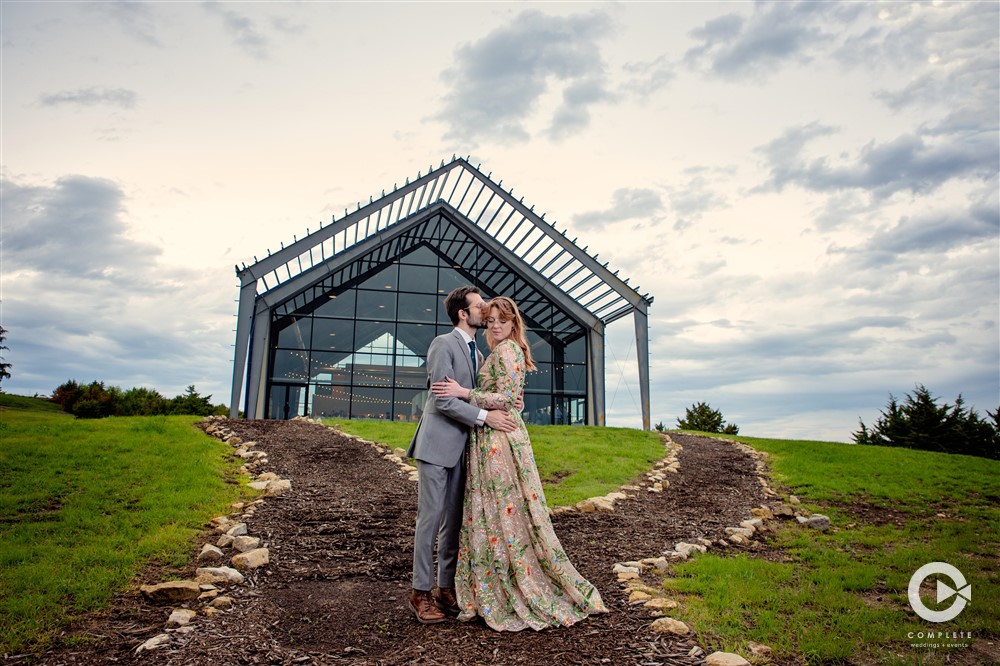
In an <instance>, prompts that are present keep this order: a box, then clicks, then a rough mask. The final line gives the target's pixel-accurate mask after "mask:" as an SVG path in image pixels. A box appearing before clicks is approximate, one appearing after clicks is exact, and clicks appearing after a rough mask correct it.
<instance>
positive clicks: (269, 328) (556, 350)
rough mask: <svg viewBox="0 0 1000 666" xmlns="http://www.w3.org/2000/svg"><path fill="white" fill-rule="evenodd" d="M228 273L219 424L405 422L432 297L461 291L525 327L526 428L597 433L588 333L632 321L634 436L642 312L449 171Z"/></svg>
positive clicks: (418, 388) (494, 188)
mask: <svg viewBox="0 0 1000 666" xmlns="http://www.w3.org/2000/svg"><path fill="white" fill-rule="evenodd" d="M237 274H238V275H239V277H240V279H241V292H240V308H239V313H238V315H237V316H238V323H237V344H236V348H237V352H236V362H235V365H234V371H233V395H232V402H231V404H232V413H233V416H235V415H236V411H237V409H239V408H240V407H242V408H243V411H244V412H245V414H246V416H247V417H248V418H272V419H287V418H292V417H295V416H314V417H323V416H335V417H341V418H363V419H391V420H395V421H416V420H418V419H419V418H420V414H421V413H422V410H423V405H424V402H425V400H426V398H427V395H428V393H427V372H426V367H425V362H426V354H427V349H428V346H429V345H430V342H431V340H432V339H433V338H434V336H436V335H440V334H442V333H446V332H448V331H450V330H451V329H452V328H453V326H452V324H451V322H450V321H449V319H448V316H447V313H446V312H445V310H444V297H445V295H446V294H447V293H448V292H449V291H451V290H452V289H454V288H455V287H458V286H462V285H465V284H471V285H475V286H477V287H479V289H480V290H481V292H482V295H483V297H484V298H486V299H489V298H490V297H492V296H499V295H503V296H510V297H511V298H513V299H514V300H515V301H516V302H517V303H518V307H519V308H520V309H521V312H522V315H523V316H524V318H525V323H526V325H527V327H528V341H529V344H530V345H531V348H532V355H533V357H534V359H535V362H536V365H537V366H538V370H537V371H536V372H534V373H531V374H529V376H528V380H527V384H526V388H525V408H524V412H523V416H524V419H525V421H527V422H529V423H540V424H552V423H555V424H603V422H604V335H603V334H604V326H605V325H606V324H607V323H609V322H610V321H613V320H614V319H617V318H620V317H622V316H625V315H628V314H633V315H634V317H635V322H636V340H637V348H638V349H639V366H640V367H639V373H640V393H641V394H642V408H643V423H644V426H645V427H646V428H647V429H648V427H649V393H648V384H649V380H648V353H647V351H646V350H647V349H648V344H647V339H648V338H647V332H646V309H647V307H648V305H649V304H650V303H651V302H652V298H651V297H649V296H648V295H640V294H639V293H638V292H637V291H636V290H634V289H632V288H630V287H628V286H627V280H621V279H619V278H618V277H617V271H616V272H614V273H612V272H610V271H608V270H607V266H606V264H604V265H601V264H600V263H599V262H597V260H596V257H592V256H591V255H589V254H587V253H586V248H584V249H580V248H578V247H577V246H576V244H575V243H574V242H573V241H571V240H569V239H567V238H566V237H565V235H564V234H563V233H560V232H558V231H556V230H555V228H554V226H553V225H551V224H549V223H547V222H545V221H544V220H542V219H541V218H540V217H538V216H536V215H535V214H534V213H533V212H532V211H531V210H530V209H529V208H527V207H525V206H524V205H523V204H522V203H521V202H520V201H517V200H515V199H514V198H513V196H512V194H510V193H508V192H504V190H503V189H501V188H500V186H499V184H496V183H494V182H493V181H492V180H490V178H489V177H488V176H484V175H483V174H482V173H481V172H480V171H479V170H478V168H473V167H471V166H470V165H469V164H468V162H467V161H465V160H463V159H460V158H459V159H455V160H453V161H452V162H450V163H449V164H447V165H444V164H442V165H441V166H440V167H439V168H438V169H432V170H430V171H429V173H428V174H427V175H426V176H420V175H419V174H418V178H417V179H416V180H415V181H414V182H412V183H407V184H406V186H404V187H403V188H399V189H397V190H395V191H394V192H393V193H392V194H389V195H383V196H382V197H381V198H380V199H378V200H374V199H373V200H372V201H371V203H369V205H368V206H364V207H362V206H360V205H359V207H358V210H357V211H355V212H354V213H351V214H347V213H346V212H345V216H344V217H343V218H341V219H340V220H338V221H335V222H334V223H332V224H331V225H329V226H327V227H325V228H323V229H320V230H319V231H316V232H313V233H311V234H307V236H306V237H305V238H303V239H301V240H298V239H296V240H295V242H294V243H293V244H292V245H290V246H289V247H283V248H282V250H281V251H280V252H277V253H274V254H271V255H270V256H268V258H267V259H264V260H261V261H257V262H256V263H255V264H253V265H251V266H245V265H244V266H243V267H242V268H239V267H238V268H237ZM602 315H603V316H602ZM479 344H480V349H481V350H482V351H484V352H488V347H487V345H486V342H485V338H484V336H482V335H481V336H480V337H479ZM244 381H245V384H246V392H245V393H244V392H243V388H244ZM241 397H242V400H241Z"/></svg>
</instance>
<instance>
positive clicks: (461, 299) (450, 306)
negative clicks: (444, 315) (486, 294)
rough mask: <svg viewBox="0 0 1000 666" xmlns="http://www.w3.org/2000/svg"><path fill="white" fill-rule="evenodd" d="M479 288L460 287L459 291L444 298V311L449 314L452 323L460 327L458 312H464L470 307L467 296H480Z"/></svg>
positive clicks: (454, 290)
mask: <svg viewBox="0 0 1000 666" xmlns="http://www.w3.org/2000/svg"><path fill="white" fill-rule="evenodd" d="M478 293H479V288H478V287H471V286H469V285H465V286H464V287H458V288H457V289H452V290H451V293H450V294H448V295H447V296H445V298H444V309H445V310H446V311H447V312H448V317H449V318H450V319H451V323H452V324H454V325H455V326H458V312H459V310H464V309H465V308H467V307H469V301H468V298H467V296H468V295H469V294H478Z"/></svg>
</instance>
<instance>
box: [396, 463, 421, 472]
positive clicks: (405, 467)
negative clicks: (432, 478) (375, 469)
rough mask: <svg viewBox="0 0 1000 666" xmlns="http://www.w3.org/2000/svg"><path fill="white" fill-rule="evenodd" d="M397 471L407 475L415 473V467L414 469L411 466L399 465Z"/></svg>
mask: <svg viewBox="0 0 1000 666" xmlns="http://www.w3.org/2000/svg"><path fill="white" fill-rule="evenodd" d="M399 469H400V470H402V471H403V472H406V473H407V474H412V473H413V472H416V471H417V468H416V467H414V466H413V465H407V464H402V465H400V466H399Z"/></svg>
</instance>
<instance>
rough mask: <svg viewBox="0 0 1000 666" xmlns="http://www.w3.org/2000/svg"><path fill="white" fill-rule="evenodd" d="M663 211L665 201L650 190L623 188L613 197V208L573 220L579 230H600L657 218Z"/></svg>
mask: <svg viewBox="0 0 1000 666" xmlns="http://www.w3.org/2000/svg"><path fill="white" fill-rule="evenodd" d="M661 210H663V200H662V199H661V198H660V195H659V194H657V193H656V192H655V191H654V190H651V189H648V188H622V189H618V190H615V191H614V193H613V194H612V195H611V207H610V208H608V209H606V210H601V211H590V212H586V213H581V214H579V215H577V216H576V217H574V218H573V226H575V227H576V228H577V229H580V230H583V229H600V228H603V227H605V226H606V225H608V224H612V223H614V222H621V221H622V220H632V219H636V218H650V217H655V215H656V214H657V213H659V212H660V211H661Z"/></svg>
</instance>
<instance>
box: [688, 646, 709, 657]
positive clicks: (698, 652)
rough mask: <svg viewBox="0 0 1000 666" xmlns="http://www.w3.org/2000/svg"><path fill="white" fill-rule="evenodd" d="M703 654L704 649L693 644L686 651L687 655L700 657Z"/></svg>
mask: <svg viewBox="0 0 1000 666" xmlns="http://www.w3.org/2000/svg"><path fill="white" fill-rule="evenodd" d="M703 654H705V651H704V650H702V649H701V648H700V647H698V646H697V645H695V646H694V647H693V648H691V650H690V651H689V652H688V656H689V657H700V656H701V655H703Z"/></svg>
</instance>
